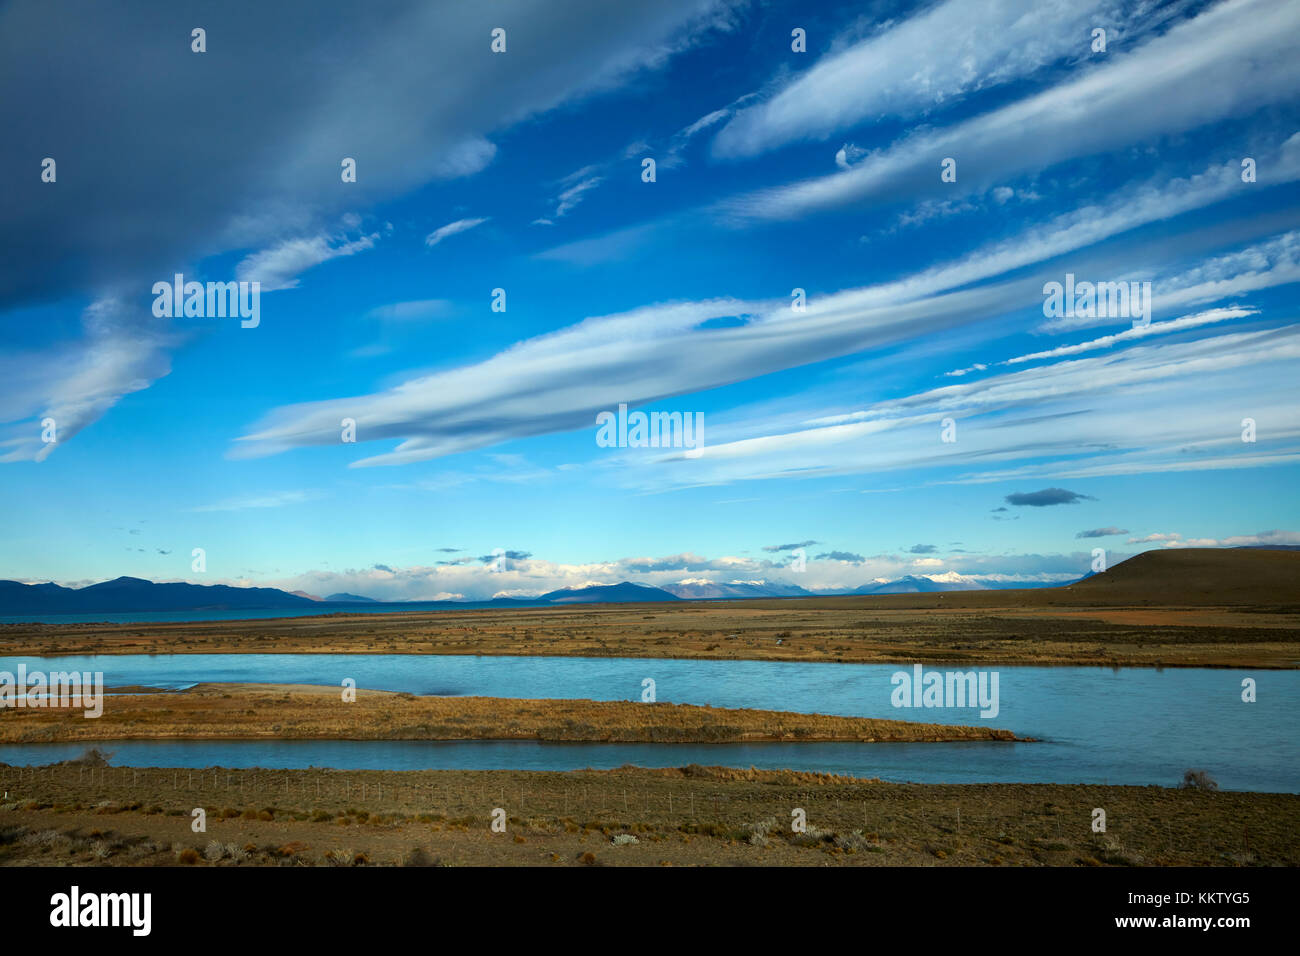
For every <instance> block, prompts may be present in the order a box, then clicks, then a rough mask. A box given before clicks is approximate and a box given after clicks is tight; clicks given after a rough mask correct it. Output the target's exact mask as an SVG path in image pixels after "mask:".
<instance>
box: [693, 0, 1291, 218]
mask: <svg viewBox="0 0 1300 956" xmlns="http://www.w3.org/2000/svg"><path fill="white" fill-rule="evenodd" d="M971 9H972V11H974V10H975V9H976V8H971ZM1297 31H1300V5H1297V4H1295V3H1291V2H1289V0H1226V2H1224V3H1220V4H1218V5H1217V6H1215V7H1212V8H1210V9H1208V10H1206V11H1205V12H1203V13H1201V14H1200V15H1199V16H1197V17H1195V18H1193V19H1191V20H1187V21H1184V22H1182V23H1179V24H1178V25H1176V26H1174V27H1172V28H1171V29H1170V30H1169V32H1168V33H1166V34H1165V35H1163V36H1160V37H1157V38H1155V39H1153V40H1151V41H1150V42H1149V43H1147V44H1145V45H1144V46H1141V47H1139V48H1138V49H1136V50H1133V51H1131V52H1119V51H1115V50H1112V52H1111V53H1109V54H1108V55H1107V57H1106V59H1105V61H1104V62H1103V63H1102V64H1101V65H1099V66H1097V67H1095V68H1093V69H1091V70H1088V71H1087V72H1085V73H1083V74H1082V75H1081V76H1079V77H1078V78H1077V79H1073V80H1070V81H1068V82H1065V83H1063V84H1061V85H1059V86H1056V87H1053V88H1051V89H1048V90H1046V91H1044V92H1041V93H1037V94H1034V95H1031V96H1029V97H1027V98H1025V99H1023V100H1020V101H1018V102H1015V103H1012V104H1010V105H1008V106H1004V107H1001V108H998V109H995V110H993V111H992V112H990V113H987V114H984V115H982V116H977V117H974V118H973V119H968V120H965V121H962V122H959V123H957V124H955V125H953V126H951V127H944V128H940V129H935V130H928V131H923V132H919V133H916V134H913V135H910V136H908V137H906V138H904V139H903V140H901V141H899V142H897V143H895V144H894V145H892V146H890V147H888V148H885V149H882V150H878V151H876V152H873V153H872V154H871V155H870V156H869V157H867V158H866V159H864V160H863V161H862V162H860V163H858V164H857V165H855V166H853V167H852V168H851V169H848V170H845V171H842V172H839V173H834V174H832V175H829V176H823V177H818V178H815V179H810V180H806V181H804V182H800V183H794V184H791V185H786V186H781V187H777V188H773V189H767V190H761V191H759V192H756V193H752V194H750V195H748V196H744V197H740V198H737V199H731V200H727V201H725V202H724V203H722V204H720V206H719V211H720V212H722V213H723V214H724V215H727V216H732V217H739V218H741V219H747V218H760V219H793V218H798V217H801V216H803V215H806V214H808V213H811V212H817V211H822V210H826V209H833V208H837V207H841V206H844V205H846V204H849V203H853V202H859V201H863V200H867V199H877V200H885V199H888V200H890V201H894V200H897V199H899V198H900V197H902V196H905V195H909V194H914V193H915V192H916V190H917V189H918V188H921V189H926V190H929V189H934V188H937V187H938V185H939V163H940V160H941V159H943V158H946V157H953V158H956V159H957V160H958V179H957V182H958V183H959V184H960V185H959V186H958V187H957V188H958V189H960V190H962V191H966V190H971V189H973V190H976V191H979V192H982V191H984V190H986V189H988V188H991V187H993V186H997V185H1002V184H1005V182H1006V180H1007V179H1009V178H1011V177H1014V176H1016V175H1018V174H1020V173H1024V172H1027V171H1037V170H1042V169H1046V168H1048V167H1050V166H1052V165H1054V164H1056V163H1059V162H1062V161H1064V160H1066V159H1071V158H1075V157H1079V156H1087V155H1095V154H1097V153H1101V152H1106V151H1109V150H1113V149H1116V148H1118V147H1121V146H1125V145H1128V144H1130V143H1139V142H1140V143H1150V142H1152V141H1154V140H1156V139H1158V138H1160V137H1162V136H1165V135H1168V134H1173V133H1179V132H1183V131H1186V130H1190V129H1195V128H1197V127H1201V126H1205V125H1207V124H1210V123H1214V122H1217V121H1219V120H1224V119H1229V118H1239V117H1242V116H1247V115H1250V114H1252V113H1255V112H1256V111H1258V110H1259V109H1261V108H1262V107H1264V106H1267V105H1269V104H1272V103H1277V102H1282V101H1286V100H1290V99H1293V98H1294V97H1295V96H1296V90H1297V89H1300V57H1297V56H1295V50H1294V44H1293V42H1292V38H1293V37H1294V36H1295V35H1296V32H1297ZM1189 89H1195V90H1196V91H1197V95H1195V96H1189V95H1188V90H1189ZM728 128H730V127H728ZM1080 131H1086V135H1081V133H1080ZM726 132H727V130H725V129H724V130H723V132H722V133H720V134H719V137H718V141H719V143H722V144H724V145H726V144H727V142H728V141H727V140H725V139H724V135H725V134H726ZM920 184H928V185H920ZM945 188H947V187H945Z"/></svg>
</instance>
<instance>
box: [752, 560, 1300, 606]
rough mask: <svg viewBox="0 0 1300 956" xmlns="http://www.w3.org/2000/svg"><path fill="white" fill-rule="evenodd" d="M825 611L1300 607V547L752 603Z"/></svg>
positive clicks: (1143, 561) (1137, 562) (1136, 562)
mask: <svg viewBox="0 0 1300 956" xmlns="http://www.w3.org/2000/svg"><path fill="white" fill-rule="evenodd" d="M796 603H797V604H799V605H801V606H804V607H826V608H841V609H846V608H863V609H867V608H882V609H884V608H890V609H898V610H904V609H919V608H940V607H943V608H1000V607H1019V608H1031V607H1160V606H1164V607H1180V606H1184V607H1186V606H1191V607H1241V606H1250V607H1268V608H1281V607H1293V608H1294V607H1300V551H1283V550H1276V551H1275V550H1271V549H1264V548H1177V549H1168V550H1158V551H1144V552H1143V553H1142V554H1138V555H1134V556H1133V557H1131V558H1129V559H1128V560H1127V561H1121V562H1120V563H1119V564H1117V565H1115V566H1114V567H1112V568H1110V569H1109V570H1107V571H1106V572H1105V573H1103V574H1096V575H1093V576H1092V577H1089V578H1086V579H1085V580H1083V581H1078V582H1076V583H1074V584H1067V585H1064V586H1062V587H1055V588H1033V589H1025V590H998V591H944V592H941V593H935V594H885V595H868V596H854V597H815V598H788V599H785V600H782V601H746V602H745V604H746V605H747V606H752V607H780V606H783V605H785V606H788V605H790V604H796Z"/></svg>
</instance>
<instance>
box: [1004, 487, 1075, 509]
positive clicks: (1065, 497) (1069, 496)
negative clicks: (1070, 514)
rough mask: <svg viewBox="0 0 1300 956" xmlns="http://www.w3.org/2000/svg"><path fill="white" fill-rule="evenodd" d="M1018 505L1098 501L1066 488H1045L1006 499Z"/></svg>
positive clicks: (1013, 495)
mask: <svg viewBox="0 0 1300 956" xmlns="http://www.w3.org/2000/svg"><path fill="white" fill-rule="evenodd" d="M1004 500H1005V501H1006V503H1007V504H1009V505H1016V506H1017V507H1030V508H1045V507H1047V506H1048V505H1072V504H1077V503H1078V502H1080V501H1096V500H1097V499H1096V498H1094V497H1092V495H1082V494H1079V492H1077V491H1068V490H1067V489H1065V488H1044V489H1043V490H1042V491H1028V492H1019V491H1017V492H1015V493H1013V494H1009V495H1007V496H1006V498H1005V499H1004Z"/></svg>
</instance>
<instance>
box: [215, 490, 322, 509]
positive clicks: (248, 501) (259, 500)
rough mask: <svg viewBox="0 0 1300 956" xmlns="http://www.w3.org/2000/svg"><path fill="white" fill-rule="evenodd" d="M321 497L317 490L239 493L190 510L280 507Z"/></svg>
mask: <svg viewBox="0 0 1300 956" xmlns="http://www.w3.org/2000/svg"><path fill="white" fill-rule="evenodd" d="M321 497H323V495H322V493H321V492H319V491H310V490H303V491H273V492H269V493H267V494H262V495H241V496H240V497H238V498H226V499H224V500H222V501H218V502H215V503H213V504H210V505H201V506H199V507H197V508H191V509H190V510H191V511H247V510H249V509H251V508H282V507H284V506H285V505H297V504H302V503H303V502H305V501H315V500H317V499H319V498H321Z"/></svg>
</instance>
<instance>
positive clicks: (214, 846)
mask: <svg viewBox="0 0 1300 956" xmlns="http://www.w3.org/2000/svg"><path fill="white" fill-rule="evenodd" d="M203 855H204V856H205V857H206V858H207V859H208V862H210V863H216V862H217V861H218V860H220V859H221V858H222V857H223V856H225V855H226V848H225V847H224V846H222V845H221V843H219V842H218V841H217V840H212V841H211V842H209V843H208V846H207V848H206V849H205V850H204V851H203Z"/></svg>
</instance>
